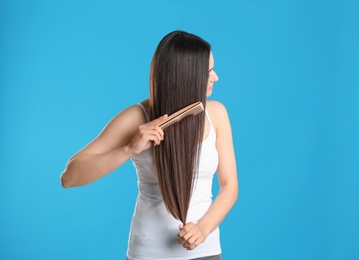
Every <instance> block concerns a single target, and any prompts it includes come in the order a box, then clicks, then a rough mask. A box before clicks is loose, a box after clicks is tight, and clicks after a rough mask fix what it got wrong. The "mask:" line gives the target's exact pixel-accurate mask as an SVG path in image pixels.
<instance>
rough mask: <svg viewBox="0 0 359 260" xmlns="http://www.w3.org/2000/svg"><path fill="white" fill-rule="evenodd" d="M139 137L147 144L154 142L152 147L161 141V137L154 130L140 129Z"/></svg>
mask: <svg viewBox="0 0 359 260" xmlns="http://www.w3.org/2000/svg"><path fill="white" fill-rule="evenodd" d="M140 136H141V138H142V140H144V141H146V142H148V141H152V142H154V145H159V144H160V143H161V141H162V140H163V135H161V134H160V133H159V132H158V131H157V130H155V129H141V131H140Z"/></svg>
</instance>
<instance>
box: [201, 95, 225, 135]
mask: <svg viewBox="0 0 359 260" xmlns="http://www.w3.org/2000/svg"><path fill="white" fill-rule="evenodd" d="M206 107H207V111H208V113H209V116H210V118H211V122H212V124H213V126H214V128H215V129H216V132H217V133H218V131H220V130H221V128H223V127H225V126H227V125H228V123H229V118H228V113H227V109H226V107H225V106H224V105H223V104H222V103H221V102H218V101H215V100H207V103H206Z"/></svg>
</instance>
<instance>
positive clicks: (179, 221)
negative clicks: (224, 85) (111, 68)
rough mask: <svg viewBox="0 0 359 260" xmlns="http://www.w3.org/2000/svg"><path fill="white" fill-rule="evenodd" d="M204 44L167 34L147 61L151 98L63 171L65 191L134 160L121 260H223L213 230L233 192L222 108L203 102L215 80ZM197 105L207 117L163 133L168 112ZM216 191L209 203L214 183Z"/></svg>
mask: <svg viewBox="0 0 359 260" xmlns="http://www.w3.org/2000/svg"><path fill="white" fill-rule="evenodd" d="M213 67H214V59H213V55H212V52H211V50H210V45H209V44H208V43H207V42H205V41H204V40H203V39H201V38H199V37H197V36H195V35H193V34H189V33H186V32H183V31H174V32H172V33H169V34H168V35H166V36H165V37H164V38H163V39H162V40H161V42H160V43H159V45H158V47H157V49H156V52H155V54H154V57H153V59H152V63H151V73H150V98H149V99H148V100H145V101H143V102H142V103H140V104H138V105H134V106H131V107H129V108H127V109H125V110H124V111H123V112H121V113H120V114H118V115H117V116H116V117H114V118H113V119H112V120H111V121H110V122H109V124H108V125H107V126H106V127H105V128H104V130H103V131H102V132H101V134H100V135H99V136H98V137H96V138H95V139H94V140H93V141H92V142H91V143H90V144H88V145H87V146H86V147H85V148H84V149H82V150H81V151H80V152H78V153H77V154H75V155H74V156H73V157H72V158H71V159H70V160H69V162H68V164H67V166H66V169H65V171H64V172H63V173H62V176H61V181H62V185H63V187H73V186H80V185H86V184H88V183H91V182H93V181H95V180H97V179H99V178H101V177H102V176H104V175H106V174H108V173H109V172H111V171H113V170H115V169H116V168H118V167H119V166H121V165H122V164H123V163H124V162H125V161H127V160H128V159H130V158H131V159H132V161H133V164H134V166H135V168H136V171H137V175H138V180H139V181H138V187H139V194H138V197H137V202H136V208H135V212H134V215H133V218H132V224H131V230H130V235H129V244H128V250H127V259H129V260H137V259H156V260H159V259H213V260H215V259H221V247H220V240H219V229H218V226H219V224H220V223H221V221H222V220H223V219H224V218H225V216H226V215H227V213H228V212H229V210H230V209H231V208H232V206H233V205H234V203H235V201H236V199H237V194H238V183H237V172H236V162H235V155H234V149H233V142H232V133H231V127H230V122H229V118H228V115H227V112H226V109H225V107H224V106H223V105H222V104H221V103H219V102H216V101H207V100H206V99H207V97H209V96H210V95H211V94H212V91H213V87H214V82H216V81H217V80H218V76H217V74H216V73H215V71H214V70H213ZM197 101H202V103H203V105H204V107H205V113H200V114H199V115H197V116H189V117H186V118H185V119H183V120H181V121H180V122H179V123H176V124H174V125H172V126H170V127H168V128H166V130H165V131H162V130H161V128H160V127H159V125H160V124H161V123H162V122H164V121H165V120H166V117H167V115H169V114H172V113H174V112H176V111H177V110H179V109H181V108H183V107H185V106H187V105H189V104H191V103H194V102H197ZM215 172H217V174H218V178H219V184H220V191H219V193H218V195H217V196H216V198H215V200H214V201H213V202H212V193H211V189H212V178H213V175H214V173H215Z"/></svg>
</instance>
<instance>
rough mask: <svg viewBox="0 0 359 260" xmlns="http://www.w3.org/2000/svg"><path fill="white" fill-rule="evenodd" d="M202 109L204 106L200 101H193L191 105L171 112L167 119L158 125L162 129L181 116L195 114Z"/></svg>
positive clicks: (181, 117)
mask: <svg viewBox="0 0 359 260" xmlns="http://www.w3.org/2000/svg"><path fill="white" fill-rule="evenodd" d="M202 111H204V107H203V104H202V102H201V101H198V102H195V103H193V104H191V105H188V106H186V107H184V108H182V109H180V110H178V111H177V112H175V113H173V114H171V115H170V116H169V117H167V120H166V121H165V122H163V123H162V124H160V127H161V129H162V130H164V129H165V128H166V127H168V126H170V125H172V124H174V123H176V122H179V121H180V120H182V119H183V118H185V117H186V116H189V115H193V116H194V115H197V114H199V113H200V112H202Z"/></svg>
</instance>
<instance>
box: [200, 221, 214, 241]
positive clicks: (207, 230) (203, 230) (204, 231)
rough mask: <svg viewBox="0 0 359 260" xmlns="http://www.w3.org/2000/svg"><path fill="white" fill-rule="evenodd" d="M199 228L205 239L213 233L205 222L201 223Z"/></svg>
mask: <svg viewBox="0 0 359 260" xmlns="http://www.w3.org/2000/svg"><path fill="white" fill-rule="evenodd" d="M197 226H198V228H199V229H200V230H201V233H202V234H203V236H204V237H208V235H209V234H210V233H211V232H212V230H211V228H210V227H209V226H208V225H207V224H206V223H204V222H203V221H199V222H198V224H197Z"/></svg>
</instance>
